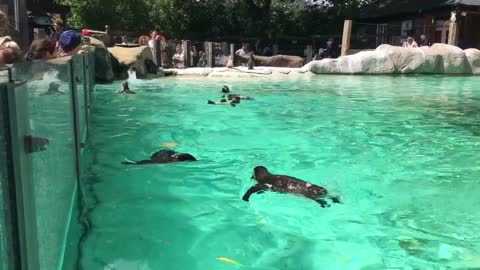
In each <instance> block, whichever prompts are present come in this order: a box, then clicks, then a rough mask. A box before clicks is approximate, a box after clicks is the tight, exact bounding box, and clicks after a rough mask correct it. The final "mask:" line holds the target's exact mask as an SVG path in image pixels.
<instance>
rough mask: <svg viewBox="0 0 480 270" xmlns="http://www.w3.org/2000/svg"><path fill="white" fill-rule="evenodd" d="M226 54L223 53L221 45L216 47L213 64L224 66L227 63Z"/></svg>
mask: <svg viewBox="0 0 480 270" xmlns="http://www.w3.org/2000/svg"><path fill="white" fill-rule="evenodd" d="M227 62H228V56H226V55H225V54H224V53H223V50H222V48H221V47H218V48H217V50H216V54H215V66H220V67H224V66H226V65H227Z"/></svg>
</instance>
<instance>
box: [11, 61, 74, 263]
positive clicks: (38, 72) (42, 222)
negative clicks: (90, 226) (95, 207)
mask: <svg viewBox="0 0 480 270" xmlns="http://www.w3.org/2000/svg"><path fill="white" fill-rule="evenodd" d="M71 68H72V67H71V59H69V58H59V59H55V60H51V61H48V62H39V63H33V64H32V63H29V64H25V65H23V66H17V67H16V68H15V70H14V78H15V80H18V81H25V82H26V83H24V84H23V85H21V86H17V87H16V89H15V91H16V93H18V92H19V91H23V92H25V93H26V97H25V98H26V102H25V104H27V105H26V107H27V108H17V109H23V110H25V111H26V113H27V117H25V118H27V119H28V121H29V128H30V134H28V135H31V136H33V137H35V138H38V139H37V140H34V142H35V143H33V144H31V149H30V151H29V152H30V153H29V154H28V156H29V159H31V168H32V170H31V172H30V174H31V175H32V178H33V185H34V194H33V197H34V202H35V209H36V210H35V215H36V226H37V228H36V229H37V230H36V231H37V237H38V255H39V258H40V270H51V269H60V268H61V266H62V262H63V254H64V252H65V242H66V237H67V233H68V228H69V224H70V221H71V218H72V216H71V211H72V205H73V202H74V199H75V192H76V188H77V166H76V161H77V159H76V157H77V150H76V149H77V148H76V138H75V126H74V124H75V121H74V106H73V102H72V101H73V96H72V95H73V93H74V91H75V90H74V86H75V84H74V83H71V82H72V78H71V73H72V70H71ZM26 135H27V134H26Z"/></svg>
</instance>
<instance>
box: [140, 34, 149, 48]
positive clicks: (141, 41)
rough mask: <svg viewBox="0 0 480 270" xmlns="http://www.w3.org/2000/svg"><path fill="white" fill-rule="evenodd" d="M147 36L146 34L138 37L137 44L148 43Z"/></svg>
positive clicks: (145, 44)
mask: <svg viewBox="0 0 480 270" xmlns="http://www.w3.org/2000/svg"><path fill="white" fill-rule="evenodd" d="M148 41H149V38H148V36H141V37H139V38H138V45H140V46H147V45H148Z"/></svg>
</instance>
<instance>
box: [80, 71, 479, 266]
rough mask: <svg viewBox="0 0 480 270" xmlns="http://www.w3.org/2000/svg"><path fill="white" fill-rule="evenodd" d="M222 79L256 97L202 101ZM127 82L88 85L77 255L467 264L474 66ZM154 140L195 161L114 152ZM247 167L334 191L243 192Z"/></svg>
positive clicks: (176, 262)
mask: <svg viewBox="0 0 480 270" xmlns="http://www.w3.org/2000/svg"><path fill="white" fill-rule="evenodd" d="M224 84H225V85H228V86H230V89H231V90H232V92H234V93H236V94H243V95H249V96H252V97H254V98H255V100H253V101H242V103H241V104H240V105H239V106H237V107H231V106H212V105H207V100H208V99H212V100H218V99H220V96H221V93H220V89H221V86H222V85H224ZM130 86H131V89H132V90H134V91H136V92H137V93H136V94H135V95H121V94H116V93H115V92H116V91H118V90H119V88H120V82H119V83H117V84H113V85H103V86H97V93H96V100H95V109H94V111H93V113H92V115H93V121H92V124H93V128H92V129H91V130H90V141H89V143H88V152H89V156H90V157H91V166H90V168H89V170H88V171H87V173H86V175H85V177H84V179H83V188H84V190H86V191H87V192H86V194H87V197H86V198H84V199H85V202H84V205H83V207H84V213H85V214H84V218H85V219H86V220H89V222H90V229H89V231H88V235H87V237H86V238H85V240H84V241H83V242H82V245H81V251H82V252H81V254H82V258H81V267H82V269H85V270H127V269H128V270H156V269H175V270H196V269H198V270H222V269H224V270H228V269H239V268H241V269H259V270H274V269H275V270H319V269H322V270H330V269H332V270H333V269H335V270H338V269H349V270H350V269H362V270H367V269H368V270H370V269H422V270H424V269H473V268H479V267H480V215H479V214H478V209H480V196H479V194H480V151H479V147H480V78H479V77H442V76H397V77H393V76H384V77H382V76H378V77H373V76H317V77H313V78H303V79H297V80H285V81H281V80H271V79H252V80H245V79H244V80H230V81H227V80H226V79H223V80H220V79H206V78H198V79H185V78H172V79H160V80H152V81H136V80H135V81H131V82H130ZM165 146H169V147H173V148H174V149H175V150H177V151H180V152H188V153H190V154H192V155H194V156H195V157H196V158H197V159H198V160H199V161H197V162H192V163H182V164H180V163H178V164H164V165H150V166H125V165H122V164H121V162H122V161H125V159H128V160H141V159H147V158H148V157H149V156H150V154H151V153H153V152H155V151H157V150H159V149H162V148H165ZM259 165H262V166H266V167H267V168H269V170H270V171H271V172H272V173H276V174H286V175H291V176H295V177H297V178H301V179H303V180H306V181H309V182H312V183H314V184H318V185H321V186H324V187H326V188H327V189H328V190H329V191H330V192H331V193H332V194H334V195H338V196H340V197H341V198H342V201H343V204H341V205H338V204H335V205H332V206H331V207H330V208H321V207H320V206H319V205H318V204H317V203H315V202H313V201H310V200H307V199H303V198H301V197H296V196H293V195H285V194H276V193H271V192H266V193H263V194H255V195H252V197H251V199H250V202H244V201H242V199H241V198H242V195H243V194H244V193H245V192H246V190H247V189H248V188H249V187H250V186H252V185H253V180H251V179H250V177H251V175H252V170H253V168H254V167H255V166H259ZM217 257H224V258H226V259H224V260H219V259H218V258H217ZM228 259H229V260H231V261H229V260H228ZM235 262H238V263H239V264H241V266H240V265H237V264H235Z"/></svg>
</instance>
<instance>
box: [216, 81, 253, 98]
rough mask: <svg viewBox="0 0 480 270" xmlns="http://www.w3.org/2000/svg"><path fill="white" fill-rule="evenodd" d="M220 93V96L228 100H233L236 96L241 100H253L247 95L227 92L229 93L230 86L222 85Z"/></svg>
mask: <svg viewBox="0 0 480 270" xmlns="http://www.w3.org/2000/svg"><path fill="white" fill-rule="evenodd" d="M222 93H223V94H224V95H223V96H222V98H225V97H226V98H227V99H228V100H234V99H235V98H236V97H239V98H240V99H242V100H254V99H253V98H251V97H249V96H241V95H236V94H229V93H230V88H228V86H226V85H224V86H223V87H222Z"/></svg>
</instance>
